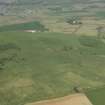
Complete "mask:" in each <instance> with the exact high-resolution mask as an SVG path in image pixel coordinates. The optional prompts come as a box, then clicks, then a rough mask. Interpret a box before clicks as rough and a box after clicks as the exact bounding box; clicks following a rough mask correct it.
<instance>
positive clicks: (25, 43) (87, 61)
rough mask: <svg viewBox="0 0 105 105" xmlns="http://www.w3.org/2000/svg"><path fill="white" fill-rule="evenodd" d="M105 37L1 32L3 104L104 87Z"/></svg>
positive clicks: (0, 90)
mask: <svg viewBox="0 0 105 105" xmlns="http://www.w3.org/2000/svg"><path fill="white" fill-rule="evenodd" d="M104 62H105V43H104V39H103V40H101V39H97V37H92V36H76V35H69V34H63V33H47V32H45V33H43V32H42V33H41V32H40V33H27V32H18V31H17V32H10V31H9V32H1V33H0V105H24V104H26V103H31V102H35V101H39V100H45V99H51V98H56V97H61V96H65V95H68V94H71V93H75V91H74V87H80V88H82V89H83V90H86V89H88V88H90V89H93V88H96V87H101V86H103V85H104V84H105V83H104V81H105V64H104Z"/></svg>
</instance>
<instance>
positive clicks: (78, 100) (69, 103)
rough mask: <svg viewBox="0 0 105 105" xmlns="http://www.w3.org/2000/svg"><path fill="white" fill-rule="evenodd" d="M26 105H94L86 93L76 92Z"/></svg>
mask: <svg viewBox="0 0 105 105" xmlns="http://www.w3.org/2000/svg"><path fill="white" fill-rule="evenodd" d="M25 105H92V104H91V102H90V101H89V100H88V98H87V97H86V96H85V95H84V94H74V95H70V96H66V97H63V98H58V99H52V100H46V101H40V102H35V103H28V104H25Z"/></svg>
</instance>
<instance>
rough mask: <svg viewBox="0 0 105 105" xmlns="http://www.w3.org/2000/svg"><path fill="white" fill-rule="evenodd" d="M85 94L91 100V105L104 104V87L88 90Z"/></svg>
mask: <svg viewBox="0 0 105 105" xmlns="http://www.w3.org/2000/svg"><path fill="white" fill-rule="evenodd" d="M87 96H88V98H89V99H90V100H91V102H92V103H93V105H100V104H101V105H104V104H105V88H104V87H103V88H99V89H94V90H91V91H89V92H88V93H87Z"/></svg>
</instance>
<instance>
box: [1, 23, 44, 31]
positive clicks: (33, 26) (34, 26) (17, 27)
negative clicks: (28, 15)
mask: <svg viewBox="0 0 105 105" xmlns="http://www.w3.org/2000/svg"><path fill="white" fill-rule="evenodd" d="M24 30H36V31H45V30H46V28H45V26H44V25H42V24H41V23H40V22H38V21H32V22H27V23H20V24H12V25H6V26H2V27H0V32H5V31H24Z"/></svg>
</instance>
